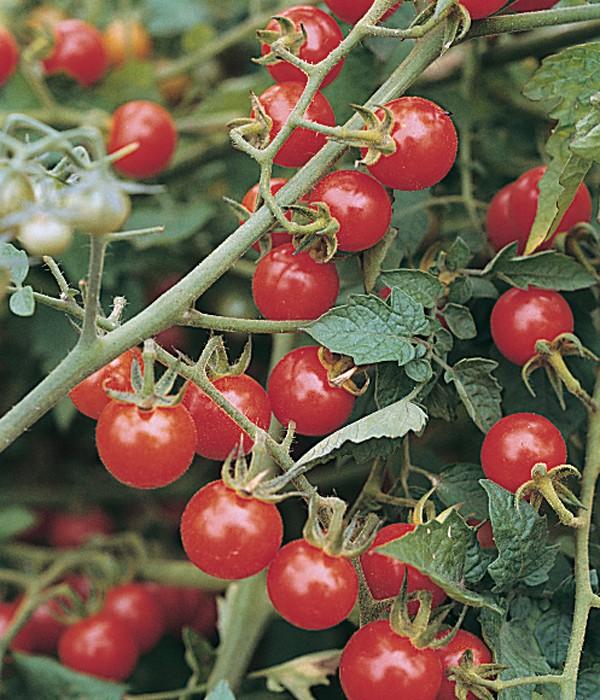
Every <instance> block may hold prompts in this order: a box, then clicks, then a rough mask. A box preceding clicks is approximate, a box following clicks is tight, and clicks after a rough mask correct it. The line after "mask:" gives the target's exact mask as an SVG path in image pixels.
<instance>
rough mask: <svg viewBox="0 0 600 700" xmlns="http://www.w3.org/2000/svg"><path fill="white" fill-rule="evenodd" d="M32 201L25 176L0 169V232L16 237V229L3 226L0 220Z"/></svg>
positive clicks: (30, 188)
mask: <svg viewBox="0 0 600 700" xmlns="http://www.w3.org/2000/svg"><path fill="white" fill-rule="evenodd" d="M34 200H35V195H34V192H33V188H32V186H31V183H30V182H29V180H28V179H27V176H26V175H23V174H22V173H19V172H16V171H15V170H11V169H10V168H7V167H4V168H0V232H2V233H9V234H11V235H16V233H17V229H16V227H15V226H3V225H2V219H3V218H4V217H5V216H9V215H10V214H15V213H16V212H18V211H19V210H20V209H21V208H22V207H23V205H26V204H29V203H31V202H33V201H34Z"/></svg>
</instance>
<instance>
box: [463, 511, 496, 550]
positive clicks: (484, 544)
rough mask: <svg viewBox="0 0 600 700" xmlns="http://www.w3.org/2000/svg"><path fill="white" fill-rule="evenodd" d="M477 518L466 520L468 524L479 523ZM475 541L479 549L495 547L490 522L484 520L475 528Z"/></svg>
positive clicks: (474, 524)
mask: <svg viewBox="0 0 600 700" xmlns="http://www.w3.org/2000/svg"><path fill="white" fill-rule="evenodd" d="M479 522H480V521H479V520H477V519H476V518H469V519H468V520H467V524H468V525H472V526H476V525H479ZM477 541H478V542H479V546H480V547H481V549H495V548H496V542H495V540H494V531H493V530H492V523H491V522H490V521H489V520H486V521H485V522H484V523H483V525H482V526H481V527H480V528H478V529H477Z"/></svg>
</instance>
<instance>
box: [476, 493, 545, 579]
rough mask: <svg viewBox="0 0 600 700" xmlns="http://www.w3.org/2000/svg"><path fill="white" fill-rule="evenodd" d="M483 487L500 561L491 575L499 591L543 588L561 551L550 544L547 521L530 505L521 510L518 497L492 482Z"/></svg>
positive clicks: (496, 562) (491, 568)
mask: <svg viewBox="0 0 600 700" xmlns="http://www.w3.org/2000/svg"><path fill="white" fill-rule="evenodd" d="M481 485H482V486H483V488H484V489H485V491H486V493H487V495H488V501H489V513H490V520H491V523H492V529H493V531H494V540H495V542H496V548H497V550H498V558H497V559H496V560H495V561H494V562H493V563H492V564H491V565H490V567H489V569H488V571H489V573H490V575H491V577H492V578H493V579H494V581H495V583H496V587H495V590H496V591H508V590H510V589H511V588H514V587H515V585H517V584H519V583H520V584H525V585H526V586H539V585H540V584H542V583H544V582H545V581H547V580H548V574H549V572H550V569H552V567H553V566H554V561H555V559H556V554H557V548H556V547H554V546H551V545H549V544H548V526H547V523H546V518H545V517H542V516H541V515H538V514H537V513H536V512H535V510H534V509H533V508H532V507H531V506H530V505H529V503H527V502H526V501H521V503H520V505H519V509H518V510H517V509H516V508H515V505H514V494H512V493H511V492H510V491H507V490H506V489H503V488H502V487H501V486H498V484H496V483H494V482H493V481H489V480H488V479H482V480H481Z"/></svg>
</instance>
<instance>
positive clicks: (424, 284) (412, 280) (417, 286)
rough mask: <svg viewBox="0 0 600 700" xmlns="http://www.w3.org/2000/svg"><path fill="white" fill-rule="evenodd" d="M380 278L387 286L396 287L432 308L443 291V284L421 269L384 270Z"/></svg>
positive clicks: (419, 302)
mask: <svg viewBox="0 0 600 700" xmlns="http://www.w3.org/2000/svg"><path fill="white" fill-rule="evenodd" d="M381 280H382V282H383V283H384V284H385V285H387V286H388V287H398V289H401V290H402V291H403V292H404V293H405V294H408V295H409V296H411V297H412V298H413V299H414V300H415V301H416V302H417V303H418V304H422V305H423V306H425V307H426V308H433V307H434V306H435V305H436V302H437V300H438V299H439V298H440V297H441V296H442V295H443V293H444V285H443V284H442V283H441V282H440V281H439V280H438V278H437V277H434V276H433V275H432V274H431V273H430V272H423V270H409V269H403V270H385V271H384V272H383V273H382V275H381Z"/></svg>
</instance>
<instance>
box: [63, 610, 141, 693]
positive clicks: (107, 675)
mask: <svg viewBox="0 0 600 700" xmlns="http://www.w3.org/2000/svg"><path fill="white" fill-rule="evenodd" d="M58 658H59V659H60V662H61V663H62V664H63V665H64V666H67V668H70V669H73V671H79V672H80V673H88V674H89V675H91V676H96V677H97V678H104V679H106V680H111V681H124V680H125V679H126V678H128V677H129V676H130V675H131V673H132V672H133V669H134V668H135V667H136V664H137V662H138V658H139V650H138V647H137V644H136V643H135V639H134V638H133V635H132V634H131V632H130V630H129V627H128V626H127V625H126V624H125V623H124V622H121V621H120V620H117V619H116V618H114V617H109V616H107V615H103V614H101V613H100V614H98V615H92V616H91V617H87V618H85V619H83V620H80V621H79V622H76V623H75V624H74V625H71V626H70V627H68V628H67V630H66V631H65V633H64V634H63V635H62V637H61V638H60V641H59V643H58Z"/></svg>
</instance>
